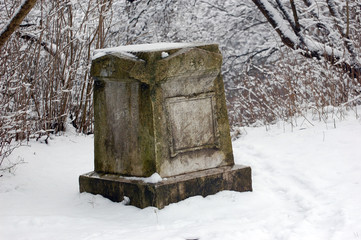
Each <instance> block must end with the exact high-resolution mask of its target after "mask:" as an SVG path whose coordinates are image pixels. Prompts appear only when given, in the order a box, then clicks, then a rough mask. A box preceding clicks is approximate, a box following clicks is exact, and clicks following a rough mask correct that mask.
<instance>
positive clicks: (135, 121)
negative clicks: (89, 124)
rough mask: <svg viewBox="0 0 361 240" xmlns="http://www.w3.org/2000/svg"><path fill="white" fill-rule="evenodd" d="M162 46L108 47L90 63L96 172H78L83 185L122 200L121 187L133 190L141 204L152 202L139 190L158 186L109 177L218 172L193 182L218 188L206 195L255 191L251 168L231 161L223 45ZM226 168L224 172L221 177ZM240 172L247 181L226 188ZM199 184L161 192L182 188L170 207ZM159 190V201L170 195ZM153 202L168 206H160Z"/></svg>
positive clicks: (93, 191) (185, 175)
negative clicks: (219, 192) (224, 84)
mask: <svg viewBox="0 0 361 240" xmlns="http://www.w3.org/2000/svg"><path fill="white" fill-rule="evenodd" d="M159 46H160V45H158V49H161V50H159V51H151V49H152V48H149V47H148V48H147V47H144V48H142V46H129V47H126V48H120V49H123V50H122V51H120V52H117V51H114V49H112V50H105V51H104V53H105V54H97V58H95V59H94V60H93V62H92V68H91V75H92V77H93V79H94V81H95V82H94V118H95V123H94V173H93V174H91V175H89V174H86V175H82V176H80V190H81V191H88V192H91V193H99V194H102V195H104V196H106V197H109V198H110V199H112V200H117V201H118V200H119V198H121V196H123V195H124V191H125V192H127V191H130V190H129V189H133V190H134V191H133V190H132V191H131V194H132V196H128V197H130V198H133V204H134V205H136V206H142V207H143V206H146V205H147V204H148V203H147V204H143V203H141V202H142V201H148V200H145V199H148V197H147V196H145V195H147V194H145V193H142V192H144V191H151V192H152V191H153V192H154V191H155V190H154V189H157V188H158V187H157V186H160V185H156V186H153V185H147V184H146V185H144V186H143V185H139V184H135V185H134V183H131V184H130V183H127V182H126V181H125V182H124V181H122V183H119V181H118V180H115V178H114V177H112V178H111V179H109V178H108V176H118V178H122V177H124V176H136V177H149V176H150V175H152V174H153V173H155V172H157V173H158V174H159V175H160V176H161V177H162V178H165V177H166V178H173V177H174V178H175V179H178V180H179V181H183V180H181V179H183V178H187V176H193V174H194V173H197V172H199V173H201V172H203V173H204V171H206V172H207V171H214V172H218V173H217V174H216V176H217V177H214V176H215V175H214V174H210V175H205V176H202V177H200V175H199V174H198V175H197V177H196V179H198V180H192V181H193V183H194V184H195V183H197V184H198V182H197V181H202V182H203V183H202V184H204V186H203V185H202V189H203V188H207V189H213V190H212V191H206V192H205V193H204V194H206V195H208V194H212V193H215V192H217V191H221V190H223V189H228V190H237V191H250V190H251V189H252V187H251V186H252V185H251V175H250V169H249V168H245V169H249V170H244V169H243V168H242V169H243V170H241V169H238V168H235V169H233V170H231V168H232V166H234V160H233V152H232V143H231V138H230V132H229V123H228V116H227V108H226V102H225V94H224V86H223V80H222V76H221V74H220V73H221V65H222V55H221V54H220V52H219V49H218V45H216V44H210V45H207V44H183V45H182V44H171V46H176V47H174V48H172V47H169V45H167V46H168V47H161V46H160V47H159ZM180 46H183V48H182V47H181V48H178V47H180ZM124 49H128V50H129V49H133V50H134V52H133V50H132V51H130V52H124ZM142 49H144V50H143V51H142ZM164 51H166V54H165V53H164ZM165 56H166V57H165ZM224 167H227V169H228V170H227V171H226V172H227V174H225V173H222V174H220V173H219V171H220V169H225V168H224ZM221 171H223V170H221ZM244 171H249V174H248V172H247V174H245V173H244ZM241 173H242V174H241ZM241 175H242V181H238V183H240V184H245V185H240V186H237V187H235V186H233V185H232V186H233V187H232V188H230V187H225V186H229V185H230V184H231V182H232V181H233V180H234V179H237V176H241ZM95 176H98V177H95ZM177 176H182V178H178V177H177ZM223 177H228V178H229V179H228V180H227V179H222V178H223ZM201 179H203V180H201ZM230 179H233V180H232V181H231V180H230ZM192 181H191V182H192ZM194 181H196V182H194ZM216 181H220V183H222V184H220V183H218V182H216ZM93 184H94V186H93ZM107 184H108V185H107ZM197 184H196V185H194V187H195V189H192V184H191V183H187V184H186V186H187V187H186V189H187V191H190V192H191V193H187V192H185V193H180V191H179V186H183V185H182V184H181V185H178V184H176V183H174V184H173V185H172V184H168V185H167V187H163V188H162V189H163V190H162V191H166V190H167V191H170V193H173V192H174V191H178V193H177V194H178V195H177V196H178V197H175V198H171V200H164V201H165V202H166V203H167V204H168V203H170V202H174V201H176V199H178V200H180V199H184V198H185V197H187V196H193V195H196V194H201V195H204V194H203V192H202V191H203V190H197V189H196V188H197V187H199V186H198V185H197ZM208 184H212V185H213V184H215V185H216V186H217V187H215V188H212V186H210V185H208ZM235 184H236V183H235ZM162 186H163V185H162ZM172 186H173V187H175V188H177V189H178V190H176V189H172ZM128 188H129V189H128ZM137 191H140V193H136V192H137ZM157 191H158V190H157ZM137 194H138V195H137ZM139 194H140V195H139ZM144 194H145V195H144ZM125 195H126V194H125ZM156 195H157V197H155V198H156V199H157V200H156V201H157V202H160V201H161V200H160V199H161V197H160V196H163V197H165V192H164V193H162V194H161V193H160V192H157V194H156ZM136 199H138V200H136ZM138 201H141V202H138ZM152 201H153V200H152ZM148 205H149V204H148ZM148 205H147V206H148ZM153 206H160V207H163V205H162V204H160V203H156V205H153Z"/></svg>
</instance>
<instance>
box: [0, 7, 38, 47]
mask: <svg viewBox="0 0 361 240" xmlns="http://www.w3.org/2000/svg"><path fill="white" fill-rule="evenodd" d="M35 3H36V0H25V1H24V2H23V3H22V4H21V6H20V7H19V9H18V10H17V11H16V13H15V15H14V16H13V18H12V19H11V20H10V22H9V23H8V24H7V25H6V26H5V27H4V28H3V29H2V30H1V32H0V49H1V48H2V47H3V46H4V44H5V43H6V41H7V40H8V39H9V38H10V36H11V34H12V33H13V32H15V30H16V29H17V28H18V27H19V26H20V24H21V22H22V21H23V20H24V18H25V17H26V16H27V15H28V13H29V12H30V10H31V9H32V8H33V7H34V5H35Z"/></svg>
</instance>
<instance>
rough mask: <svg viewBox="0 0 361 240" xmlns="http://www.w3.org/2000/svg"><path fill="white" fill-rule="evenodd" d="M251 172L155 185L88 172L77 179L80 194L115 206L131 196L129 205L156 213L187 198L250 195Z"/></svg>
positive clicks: (209, 173) (206, 174)
mask: <svg viewBox="0 0 361 240" xmlns="http://www.w3.org/2000/svg"><path fill="white" fill-rule="evenodd" d="M250 179H251V168H250V167H244V166H237V165H236V166H233V167H231V166H226V167H219V168H212V169H208V170H202V171H197V172H193V173H187V174H182V175H177V176H174V177H169V178H166V179H163V180H162V181H161V182H158V183H147V182H144V181H142V180H131V179H129V178H127V177H122V176H119V175H117V174H104V173H103V174H102V173H96V172H91V173H88V174H84V175H82V176H80V179H79V181H80V191H81V192H89V193H93V194H101V195H103V196H104V197H106V198H109V199H110V200H112V201H115V202H121V201H123V199H124V196H127V197H128V196H130V204H131V205H134V206H136V207H140V208H145V207H148V206H154V207H157V208H159V209H161V208H163V207H165V206H167V205H168V204H170V203H175V202H178V201H181V200H184V199H186V198H188V197H192V196H196V195H201V196H203V197H205V196H208V195H211V194H215V193H217V192H219V191H221V190H234V191H238V192H244V191H251V190H252V184H251V181H250Z"/></svg>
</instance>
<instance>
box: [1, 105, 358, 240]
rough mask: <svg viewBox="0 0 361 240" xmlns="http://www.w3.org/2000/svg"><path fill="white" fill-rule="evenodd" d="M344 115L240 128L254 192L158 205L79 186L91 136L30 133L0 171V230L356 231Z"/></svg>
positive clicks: (242, 235) (23, 233) (339, 234)
mask: <svg viewBox="0 0 361 240" xmlns="http://www.w3.org/2000/svg"><path fill="white" fill-rule="evenodd" d="M359 111H361V109H360V108H359ZM347 115H348V116H346V119H345V120H342V121H339V120H338V119H337V117H336V118H335V119H336V120H335V121H333V119H332V118H330V119H329V120H328V123H327V124H326V123H325V122H313V124H314V126H311V125H310V123H309V122H308V121H307V120H305V119H299V120H298V123H297V126H294V127H292V128H291V125H290V124H289V123H279V124H277V125H274V126H270V127H269V129H268V130H267V131H266V128H265V127H260V128H246V129H243V131H244V133H243V135H242V137H241V138H240V139H238V140H236V141H235V142H234V143H233V148H234V155H235V159H236V162H237V163H238V164H245V165H250V166H251V167H252V171H253V187H254V191H253V192H247V193H237V192H233V191H223V192H220V193H218V194H216V195H213V196H208V197H206V198H203V197H200V196H196V197H192V198H189V199H186V200H185V201H182V202H179V203H175V204H171V205H169V206H167V207H165V208H164V209H162V210H157V209H156V208H153V207H148V208H146V209H138V208H135V207H133V206H126V205H123V204H122V203H114V202H111V201H109V200H107V199H105V198H103V197H101V196H94V195H91V194H87V193H83V194H80V193H79V192H78V176H79V175H80V174H83V173H86V172H89V171H91V170H93V137H92V136H82V135H77V134H75V133H72V132H67V133H65V134H64V135H63V136H57V137H54V138H53V139H52V140H50V141H49V144H45V143H40V142H35V141H31V142H30V143H29V145H30V146H25V147H21V148H18V149H17V150H16V151H14V153H13V154H12V156H11V159H12V161H14V162H15V161H18V160H23V161H24V162H25V163H23V164H20V165H18V166H17V167H16V169H15V171H12V172H11V173H9V172H5V173H4V172H3V173H0V174H1V175H2V176H1V177H0V239H2V240H13V239H16V240H17V239H34V240H41V239H46V240H49V239H50V240H56V239H67V240H80V239H87V240H90V239H101V240H108V239H117V240H118V239H122V240H123V239H137V240H139V239H154V240H159V239H174V240H176V239H180V240H181V239H183V240H184V239H204V240H209V239H222V240H225V239H247V240H250V239H256V240H262V239H272V240H274V239H307V240H311V239H316V240H320V239H325V240H326V239H327V240H330V239H340V240H345V239H347V240H351V239H361V150H360V148H361V120H360V118H358V119H357V118H356V117H355V113H354V112H352V111H351V112H348V114H347ZM335 127H336V128H335Z"/></svg>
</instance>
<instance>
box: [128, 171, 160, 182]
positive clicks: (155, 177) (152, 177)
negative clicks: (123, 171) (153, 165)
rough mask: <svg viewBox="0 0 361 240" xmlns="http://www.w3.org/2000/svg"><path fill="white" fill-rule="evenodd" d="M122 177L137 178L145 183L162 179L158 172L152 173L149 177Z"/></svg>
mask: <svg viewBox="0 0 361 240" xmlns="http://www.w3.org/2000/svg"><path fill="white" fill-rule="evenodd" d="M124 178H126V179H129V180H139V181H143V182H145V183H157V182H161V181H162V180H163V179H162V177H161V176H160V175H159V173H153V174H152V175H151V176H150V177H146V178H143V177H124Z"/></svg>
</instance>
